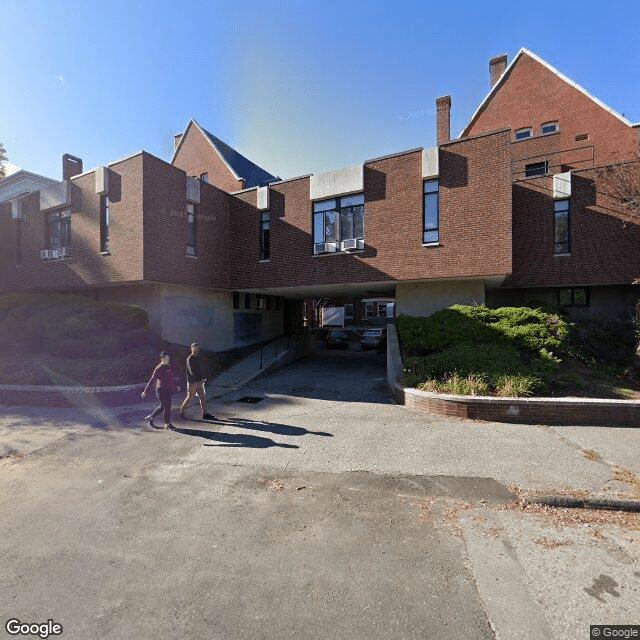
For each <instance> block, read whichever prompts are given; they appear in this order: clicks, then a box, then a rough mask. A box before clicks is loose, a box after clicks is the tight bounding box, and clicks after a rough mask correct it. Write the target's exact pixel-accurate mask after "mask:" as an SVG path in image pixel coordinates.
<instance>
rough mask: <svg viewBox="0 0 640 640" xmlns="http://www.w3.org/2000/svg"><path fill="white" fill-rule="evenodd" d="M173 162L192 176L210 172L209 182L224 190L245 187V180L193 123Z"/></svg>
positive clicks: (236, 189) (228, 190) (229, 190)
mask: <svg viewBox="0 0 640 640" xmlns="http://www.w3.org/2000/svg"><path fill="white" fill-rule="evenodd" d="M173 164H174V165H175V166H176V167H178V168H179V169H182V170H183V171H185V172H186V173H187V175H190V176H198V177H200V176H201V175H202V174H203V173H208V174H209V175H208V179H209V182H210V183H211V184H213V185H215V186H217V187H219V188H220V189H222V190H223V191H227V192H231V191H238V190H240V189H243V188H244V182H243V181H242V180H238V179H236V178H235V176H234V175H233V173H232V171H231V170H230V169H229V166H228V165H227V163H226V162H225V161H224V160H223V159H222V158H221V157H220V154H219V153H218V152H217V151H216V150H215V149H214V148H213V146H212V145H211V142H210V141H209V140H208V138H206V137H205V136H204V134H203V133H202V132H201V131H200V130H199V129H198V127H196V126H195V125H193V124H191V125H190V126H189V127H188V129H187V132H186V137H185V138H184V139H183V141H182V145H181V146H180V149H179V151H178V154H177V155H176V157H175V158H174V161H173Z"/></svg>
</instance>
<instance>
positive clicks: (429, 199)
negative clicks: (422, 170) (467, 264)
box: [422, 180, 440, 244]
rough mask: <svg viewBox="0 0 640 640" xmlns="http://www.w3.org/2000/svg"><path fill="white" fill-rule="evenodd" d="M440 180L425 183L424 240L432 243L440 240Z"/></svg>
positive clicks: (425, 242)
mask: <svg viewBox="0 0 640 640" xmlns="http://www.w3.org/2000/svg"><path fill="white" fill-rule="evenodd" d="M438 187H439V184H438V180H427V181H426V182H425V183H424V228H423V237H422V242H423V243H424V244H431V243H432V242H439V241H440V196H439V193H438Z"/></svg>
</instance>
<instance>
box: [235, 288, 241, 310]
mask: <svg viewBox="0 0 640 640" xmlns="http://www.w3.org/2000/svg"><path fill="white" fill-rule="evenodd" d="M233 308H234V309H239V308H240V294H239V293H238V292H237V291H234V292H233Z"/></svg>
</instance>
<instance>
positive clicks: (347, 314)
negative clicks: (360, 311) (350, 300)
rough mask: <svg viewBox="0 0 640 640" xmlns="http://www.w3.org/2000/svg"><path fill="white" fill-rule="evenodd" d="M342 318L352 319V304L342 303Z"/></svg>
mask: <svg viewBox="0 0 640 640" xmlns="http://www.w3.org/2000/svg"><path fill="white" fill-rule="evenodd" d="M344 319H345V320H353V305H352V304H345V305H344Z"/></svg>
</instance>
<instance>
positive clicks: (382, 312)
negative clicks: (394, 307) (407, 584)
mask: <svg viewBox="0 0 640 640" xmlns="http://www.w3.org/2000/svg"><path fill="white" fill-rule="evenodd" d="M378 315H379V316H380V317H381V318H386V317H387V305H386V304H379V305H378Z"/></svg>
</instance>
